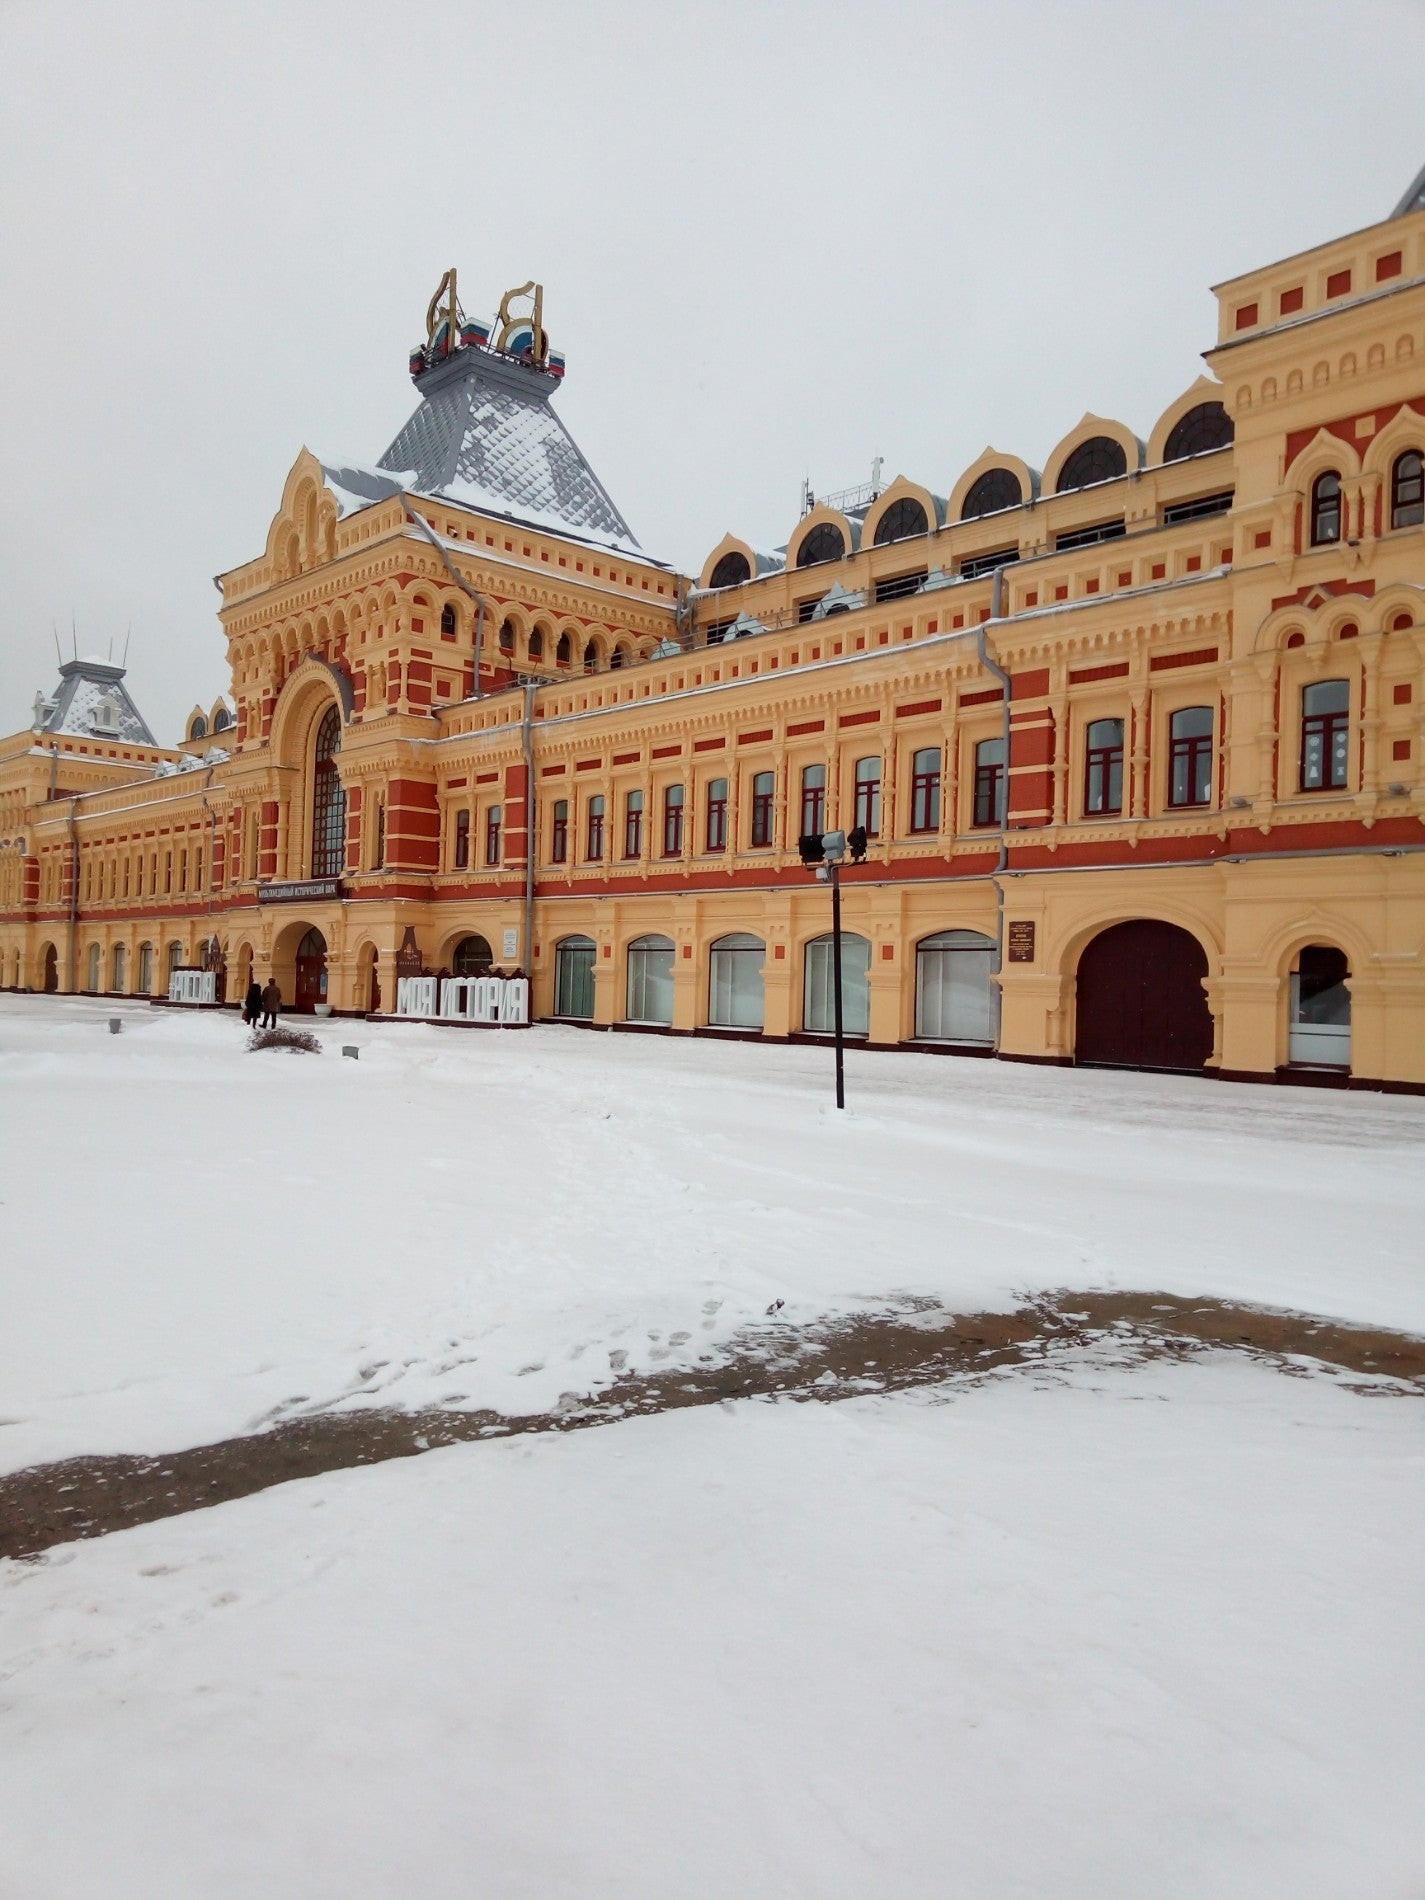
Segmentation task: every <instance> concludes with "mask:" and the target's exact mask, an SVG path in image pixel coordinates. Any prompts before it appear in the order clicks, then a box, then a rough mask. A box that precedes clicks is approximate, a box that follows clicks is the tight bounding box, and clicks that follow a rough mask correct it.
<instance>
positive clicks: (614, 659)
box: [609, 646, 628, 667]
mask: <svg viewBox="0 0 1425 1900" xmlns="http://www.w3.org/2000/svg"><path fill="white" fill-rule="evenodd" d="M627 660H628V648H627V647H623V646H617V647H615V648H614V650H613V652H612V653H611V654H610V655H609V665H610V667H618V666H623V665H624V664H625V663H626V662H627Z"/></svg>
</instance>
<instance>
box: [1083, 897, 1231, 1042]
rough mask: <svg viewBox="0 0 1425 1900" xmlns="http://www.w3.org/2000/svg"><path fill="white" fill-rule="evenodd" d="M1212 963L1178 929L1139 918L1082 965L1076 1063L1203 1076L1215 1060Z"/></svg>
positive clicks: (1104, 936)
mask: <svg viewBox="0 0 1425 1900" xmlns="http://www.w3.org/2000/svg"><path fill="white" fill-rule="evenodd" d="M1206 975H1207V957H1206V954H1205V953H1204V951H1203V948H1202V945H1201V944H1200V943H1199V942H1198V940H1197V938H1196V937H1194V936H1192V935H1191V933H1190V932H1188V931H1186V930H1180V929H1179V928H1178V926H1177V925H1176V924H1165V923H1163V922H1162V921H1161V920H1160V919H1158V918H1155V917H1135V918H1133V919H1132V920H1131V922H1129V923H1125V924H1114V925H1112V926H1111V928H1109V929H1108V930H1104V931H1100V933H1099V934H1098V936H1096V937H1095V938H1094V939H1093V941H1092V942H1091V943H1090V944H1089V945H1088V946H1087V947H1086V949H1085V950H1084V953H1083V955H1082V956H1081V957H1080V959H1079V972H1078V977H1079V980H1078V999H1077V1001H1078V1007H1077V1033H1076V1036H1075V1042H1074V1058H1075V1060H1076V1061H1078V1062H1098V1063H1105V1064H1108V1065H1110V1066H1112V1067H1114V1068H1121V1069H1201V1068H1202V1067H1203V1065H1204V1064H1205V1063H1206V1061H1207V1059H1208V1057H1209V1056H1210V1055H1211V1054H1212V1011H1211V1010H1210V1009H1209V1008H1208V1006H1207V996H1206V994H1205V993H1204V991H1203V987H1202V984H1203V979H1204V978H1205V977H1206Z"/></svg>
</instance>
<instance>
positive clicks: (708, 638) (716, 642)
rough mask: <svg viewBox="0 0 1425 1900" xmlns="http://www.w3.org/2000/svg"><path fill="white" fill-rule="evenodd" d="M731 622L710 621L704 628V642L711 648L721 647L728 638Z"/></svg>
mask: <svg viewBox="0 0 1425 1900" xmlns="http://www.w3.org/2000/svg"><path fill="white" fill-rule="evenodd" d="M732 624H733V623H732V621H731V620H710V621H709V622H708V623H707V625H706V626H705V627H704V628H703V640H704V642H705V644H706V645H708V646H710V647H715V646H720V645H721V644H722V642H723V640H724V639H726V637H727V630H728V628H729V627H730V626H731V625H732Z"/></svg>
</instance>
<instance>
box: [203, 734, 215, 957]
mask: <svg viewBox="0 0 1425 1900" xmlns="http://www.w3.org/2000/svg"><path fill="white" fill-rule="evenodd" d="M212 783H213V768H212V766H211V765H210V766H209V767H208V769H207V771H206V772H205V773H204V774H203V791H202V799H203V810H204V811H205V812H206V813H207V814H208V857H207V862H206V864H205V865H204V867H203V868H204V871H205V873H206V875H205V877H204V880H203V881H204V883H205V884H206V885H207V887H208V888H207V899H208V901H207V903H206V905H205V906H204V909H205V910H206V912H207V914H208V916H209V917H211V916H212V914H213V840H214V836H215V831H214V827H215V825H216V823H217V819H216V817H215V816H214V813H213V808H212V806H211V805H210V804H209V803H208V791H209V788H210V787H211V785H212ZM211 941H212V938H211V936H210V937H209V939H208V942H209V943H211ZM204 948H205V949H206V948H207V945H206V944H205V945H204Z"/></svg>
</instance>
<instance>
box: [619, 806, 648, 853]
mask: <svg viewBox="0 0 1425 1900" xmlns="http://www.w3.org/2000/svg"><path fill="white" fill-rule="evenodd" d="M623 855H624V856H625V857H626V858H640V857H642V856H643V793H642V792H630V793H629V794H628V796H627V798H625V800H624V802H623Z"/></svg>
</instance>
